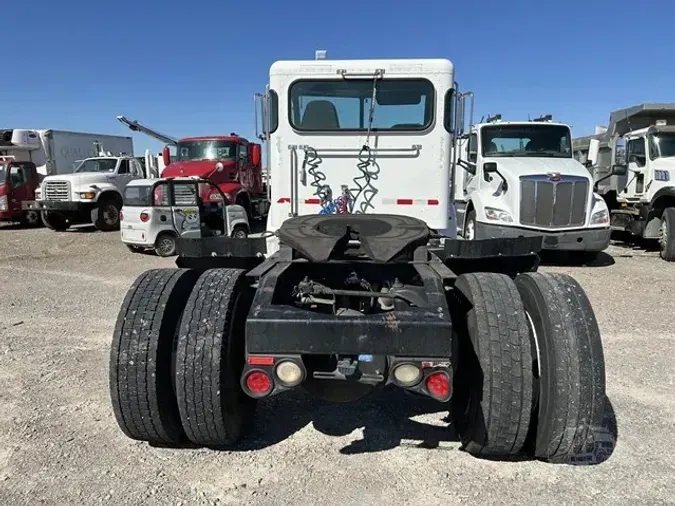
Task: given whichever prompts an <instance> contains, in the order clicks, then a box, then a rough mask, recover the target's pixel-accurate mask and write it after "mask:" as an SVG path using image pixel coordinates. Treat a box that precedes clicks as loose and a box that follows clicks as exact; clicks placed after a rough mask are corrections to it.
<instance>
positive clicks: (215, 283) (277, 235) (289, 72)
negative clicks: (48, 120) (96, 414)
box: [109, 52, 606, 462]
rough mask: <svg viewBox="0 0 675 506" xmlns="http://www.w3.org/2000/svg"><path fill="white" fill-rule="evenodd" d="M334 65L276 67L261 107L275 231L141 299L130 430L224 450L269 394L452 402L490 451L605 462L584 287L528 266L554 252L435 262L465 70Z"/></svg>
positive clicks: (191, 266) (472, 251)
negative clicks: (594, 444) (459, 81)
mask: <svg viewBox="0 0 675 506" xmlns="http://www.w3.org/2000/svg"><path fill="white" fill-rule="evenodd" d="M317 57H318V58H317V60H316V61H306V60H305V61H277V62H275V63H274V64H272V66H271V68H270V72H269V84H268V88H267V90H266V92H265V93H263V94H261V95H260V96H259V98H260V100H261V101H262V103H263V104H264V107H262V111H263V115H262V117H259V118H258V121H259V122H260V123H262V125H263V137H264V139H265V142H266V144H267V150H268V151H267V152H268V153H269V154H270V155H271V156H270V157H269V159H268V163H269V168H270V171H271V177H272V181H274V185H272V188H271V192H272V203H271V204H272V207H271V210H270V213H269V216H268V220H267V228H268V230H269V231H270V232H273V234H271V235H270V236H269V237H255V238H246V239H233V238H231V237H227V236H226V235H225V234H223V235H221V236H218V237H209V236H200V234H199V233H195V234H194V235H191V236H189V237H181V238H180V239H179V240H178V244H177V246H178V247H177V252H178V254H179V256H178V257H177V259H176V265H177V266H178V267H180V268H179V269H168V268H163V269H152V270H149V271H146V272H145V273H143V274H141V276H139V278H138V279H137V280H136V281H135V282H134V283H133V284H132V286H131V287H130V290H129V292H128V294H127V296H126V297H125V298H124V301H123V302H122V304H121V307H120V311H119V318H118V320H117V321H118V325H117V327H116V328H115V330H114V333H113V336H112V342H111V353H110V367H109V370H110V375H109V377H110V392H111V395H110V398H111V402H112V408H113V412H114V414H115V418H116V420H117V423H118V424H119V426H120V428H121V430H122V431H123V432H124V433H125V434H126V435H127V436H128V437H130V438H133V439H135V440H141V441H148V442H152V443H157V444H159V443H162V444H164V445H169V444H174V445H175V444H177V443H180V442H181V441H185V440H189V441H191V443H192V444H196V445H199V446H205V447H217V448H224V447H227V446H230V445H233V444H235V443H236V442H237V440H239V438H241V437H242V435H243V434H244V432H245V431H246V430H247V429H249V428H250V427H254V426H255V423H253V417H254V414H255V405H256V402H258V401H261V400H264V399H268V398H269V397H270V396H274V395H278V394H283V393H285V392H288V391H289V390H293V389H299V388H304V390H306V391H308V392H311V393H312V394H314V395H317V396H319V397H321V398H323V399H326V400H331V401H336V402H344V401H355V400H356V399H359V398H361V397H363V396H365V395H367V394H369V393H370V392H373V391H375V390H377V389H379V388H383V387H385V386H387V385H390V386H392V387H394V386H395V387H398V388H401V389H404V390H406V391H408V392H411V393H416V394H420V395H424V396H427V397H428V398H430V399H433V400H436V401H437V402H439V403H445V406H447V408H443V409H447V410H448V412H449V415H450V416H449V418H450V419H451V420H452V425H451V428H450V430H452V431H453V432H455V431H456V433H458V434H459V437H460V439H461V441H462V448H463V449H464V450H466V451H468V452H471V453H473V454H476V455H482V456H491V457H492V458H494V457H505V456H512V455H519V454H520V455H522V454H523V453H529V454H531V455H535V456H536V457H537V458H540V459H544V460H549V461H554V462H569V461H570V459H571V458H576V457H578V456H579V455H580V454H581V455H584V454H587V453H589V452H590V451H592V450H593V448H591V447H589V446H588V443H589V442H590V441H592V440H593V438H592V433H593V432H594V431H595V430H596V428H597V427H601V426H602V423H603V419H604V414H605V404H606V402H605V372H604V359H603V354H602V343H601V340H600V331H599V328H598V325H597V321H596V320H595V317H594V315H593V311H592V308H591V305H590V302H589V301H588V299H587V297H586V296H585V294H584V292H583V289H582V288H581V286H579V284H578V283H577V282H576V281H574V280H573V279H572V278H571V277H569V276H565V275H560V274H552V273H545V274H544V273H537V272H523V270H522V269H519V268H518V267H517V265H516V263H519V259H520V260H522V259H523V258H521V257H526V258H530V259H531V260H534V261H535V262H534V264H532V265H530V269H532V268H535V269H536V258H533V257H536V254H534V252H535V251H538V250H539V249H540V247H541V237H537V238H507V239H486V240H483V241H464V240H457V239H455V238H453V237H447V238H446V239H445V241H444V245H443V251H442V252H440V251H439V252H438V254H436V253H434V252H433V251H432V250H431V249H430V248H429V247H428V245H429V240H430V239H431V238H432V236H433V235H435V234H434V231H433V230H431V229H434V230H442V229H448V228H452V227H451V226H450V224H449V221H450V220H449V213H448V212H447V210H448V204H449V202H450V201H451V195H450V188H449V186H448V180H449V176H450V174H449V170H450V167H451V158H452V153H453V150H452V146H453V137H454V134H455V122H454V110H455V92H456V86H457V85H456V82H455V71H454V66H453V64H452V63H451V62H450V61H448V60H443V59H398V60H393V59H389V60H384V59H381V60H326V59H325V53H324V52H319V53H318V55H317ZM346 104H349V105H352V106H351V107H350V106H348V105H346ZM259 105H260V104H259ZM194 211H195V212H194V216H193V217H192V218H191V222H192V223H195V224H196V223H199V222H200V219H201V210H200V209H199V208H196V209H194ZM125 220H126V216H125ZM194 231H195V232H197V226H196V225H195V230H194ZM265 235H268V234H265ZM452 235H454V234H452ZM439 255H440V256H439ZM500 259H501V260H506V262H505V263H504V264H503V265H502V266H503V267H504V268H505V272H495V271H494V270H491V269H495V267H496V264H497V263H498V260H500ZM509 273H510V275H509ZM570 314H574V318H570V317H569V316H568V315H570ZM149 322H150V323H149ZM538 352H539V353H538ZM538 356H541V357H544V359H543V360H542V361H541V362H540V361H538V359H537V357H538ZM560 378H565V381H564V382H563V385H562V387H561V384H560V383H561V382H560ZM287 413H288V412H287V411H284V410H283V409H280V410H279V413H278V415H277V420H278V421H281V418H282V417H283V416H285V414H287ZM207 429H208V430H207Z"/></svg>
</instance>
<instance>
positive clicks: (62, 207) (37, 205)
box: [21, 200, 85, 211]
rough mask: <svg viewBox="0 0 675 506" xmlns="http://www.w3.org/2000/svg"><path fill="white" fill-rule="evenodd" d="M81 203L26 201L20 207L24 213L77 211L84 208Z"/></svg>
mask: <svg viewBox="0 0 675 506" xmlns="http://www.w3.org/2000/svg"><path fill="white" fill-rule="evenodd" d="M84 205H85V204H84V203H83V202H72V201H65V202H64V201H58V200H26V201H24V202H22V204H21V207H22V208H23V210H24V211H28V210H32V211H79V210H81V209H82V208H83V207H84Z"/></svg>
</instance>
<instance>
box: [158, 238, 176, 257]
mask: <svg viewBox="0 0 675 506" xmlns="http://www.w3.org/2000/svg"><path fill="white" fill-rule="evenodd" d="M159 251H161V252H162V253H163V254H165V255H168V254H170V253H172V252H173V239H171V238H170V237H162V238H161V239H160V240H159Z"/></svg>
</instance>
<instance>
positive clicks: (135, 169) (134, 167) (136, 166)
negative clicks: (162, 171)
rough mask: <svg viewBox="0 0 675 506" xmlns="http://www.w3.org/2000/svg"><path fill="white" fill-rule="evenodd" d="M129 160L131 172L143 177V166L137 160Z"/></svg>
mask: <svg viewBox="0 0 675 506" xmlns="http://www.w3.org/2000/svg"><path fill="white" fill-rule="evenodd" d="M129 162H130V163H131V174H133V175H134V176H140V177H143V168H142V166H141V164H140V163H139V162H138V160H130V161H129Z"/></svg>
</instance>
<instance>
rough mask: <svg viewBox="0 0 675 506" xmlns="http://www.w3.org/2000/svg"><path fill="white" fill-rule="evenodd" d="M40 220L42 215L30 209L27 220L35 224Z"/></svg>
mask: <svg viewBox="0 0 675 506" xmlns="http://www.w3.org/2000/svg"><path fill="white" fill-rule="evenodd" d="M39 220H40V217H39V216H38V214H37V213H36V212H35V211H28V212H27V213H26V221H27V222H28V223H29V224H31V225H35V224H36V223H37V222H38V221H39Z"/></svg>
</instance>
